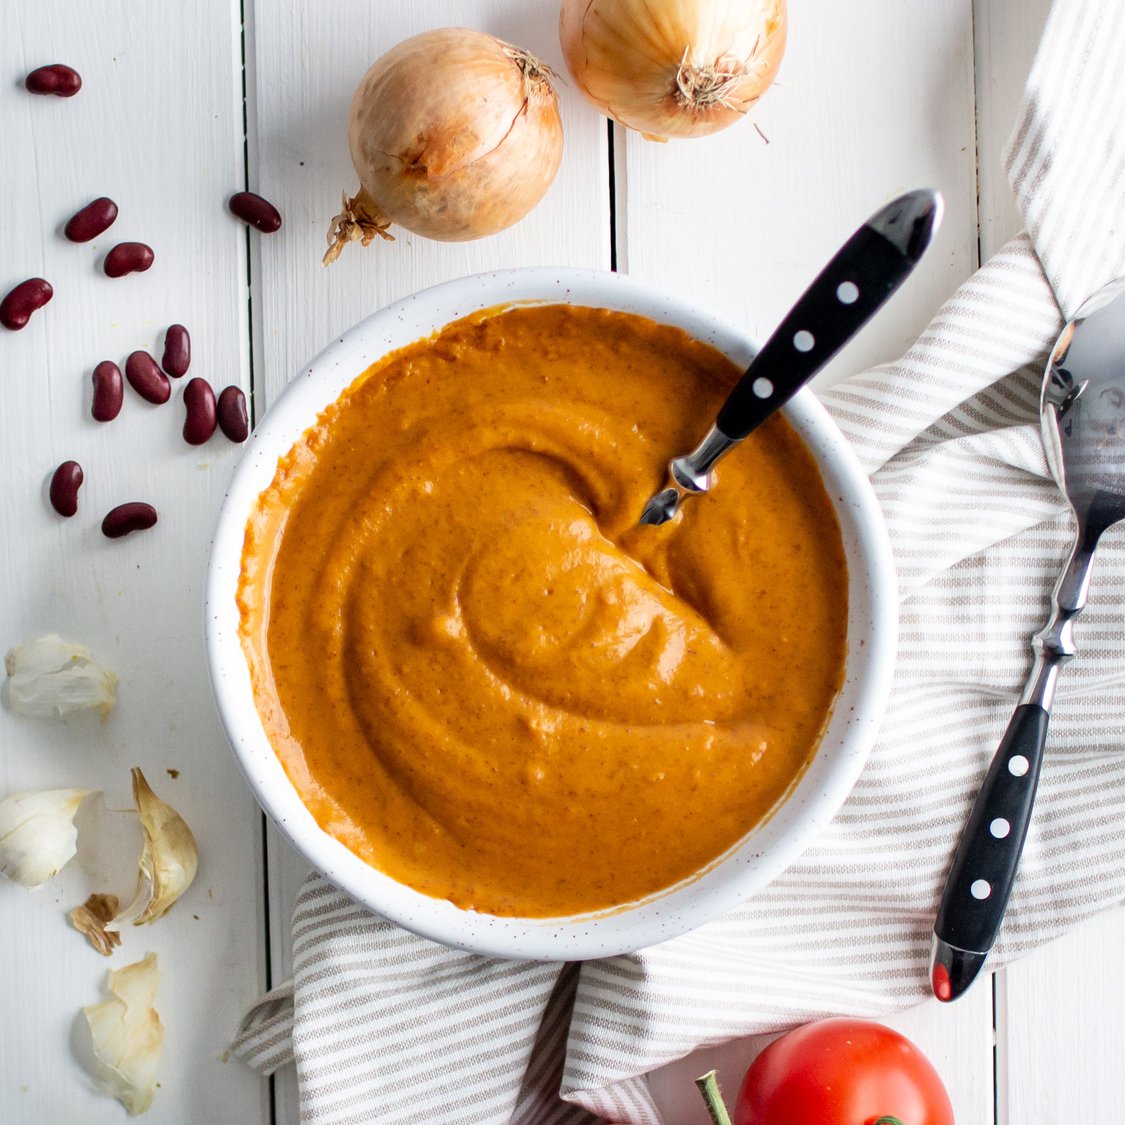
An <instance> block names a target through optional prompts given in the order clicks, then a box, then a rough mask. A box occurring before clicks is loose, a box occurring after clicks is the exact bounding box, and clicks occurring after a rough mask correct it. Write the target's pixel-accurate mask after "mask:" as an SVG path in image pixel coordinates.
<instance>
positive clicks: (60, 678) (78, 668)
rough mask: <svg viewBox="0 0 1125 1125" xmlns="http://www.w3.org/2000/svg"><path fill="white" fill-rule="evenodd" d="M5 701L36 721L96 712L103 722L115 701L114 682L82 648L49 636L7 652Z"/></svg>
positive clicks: (111, 676)
mask: <svg viewBox="0 0 1125 1125" xmlns="http://www.w3.org/2000/svg"><path fill="white" fill-rule="evenodd" d="M4 665H5V668H6V669H7V672H8V699H9V701H10V703H11V706H12V710H13V711H15V712H17V713H18V714H21V715H31V716H33V717H34V718H38V719H56V718H62V717H65V716H66V715H69V714H71V713H72V712H74V711H83V710H96V711H100V712H101V716H102V718H103V719H104V718H106V716H107V715H109V713H110V711H112V710H113V705H114V703H115V702H116V699H117V677H116V676H115V675H114V674H113V673H112V672H111V671H109V669H108V668H103V667H102V666H101V665H100V664H98V663H97V662H96V661H95V660H94V658H93V656H92V655H91V653H90V650H89V649H88V648H86V647H85V646H84V645H80V644H76V643H75V642H73V641H64V640H63V639H62V637H59V636H56V635H55V634H54V633H52V634H51V635H50V636H46V637H40V638H39V639H38V640H35V641H29V642H28V643H27V644H24V645H16V646H15V647H14V648H11V649H9V650H8V655H7V656H6V657H5V660H4Z"/></svg>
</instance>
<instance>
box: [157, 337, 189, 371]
mask: <svg viewBox="0 0 1125 1125" xmlns="http://www.w3.org/2000/svg"><path fill="white" fill-rule="evenodd" d="M160 366H161V367H163V368H164V371H165V373H166V374H168V375H171V376H173V377H174V378H176V379H179V378H180V377H181V376H183V375H186V374H187V369H188V367H190V366H191V337H190V336H189V335H188V330H187V329H186V328H185V327H184V326H183V325H182V324H173V325H172V327H171V328H169V329H168V331H167V332H165V333H164V356H163V358H162V359H161V360H160Z"/></svg>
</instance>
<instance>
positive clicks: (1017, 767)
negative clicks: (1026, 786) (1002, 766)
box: [1008, 754, 1031, 777]
mask: <svg viewBox="0 0 1125 1125" xmlns="http://www.w3.org/2000/svg"><path fill="white" fill-rule="evenodd" d="M1029 769H1031V763H1030V762H1029V761H1028V760H1027V759H1026V758H1025V757H1024V756H1023V755H1022V754H1013V755H1012V756H1011V757H1010V758H1009V759H1008V773H1010V774H1011V775H1012V777H1023V775H1024V774H1025V773H1027V771H1028V770H1029Z"/></svg>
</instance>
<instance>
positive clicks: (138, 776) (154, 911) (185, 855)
mask: <svg viewBox="0 0 1125 1125" xmlns="http://www.w3.org/2000/svg"><path fill="white" fill-rule="evenodd" d="M133 799H134V800H135V801H136V803H137V813H138V814H139V816H140V818H141V828H142V829H144V834H145V844H144V850H143V851H142V852H141V858H140V863H139V865H138V868H139V870H138V878H137V893H136V895H135V896H134V897H133V901H132V902H131V903H130V904H129V905H128V906H126V907H125V909H124V910H122V911H121V913H120V914H118V915H117V916H116V917H115V918H114V919H113V921H111V922H109V923H107V924H106V927H105V928H106V929H107V930H120V929H121V927H122V926H125V925H128V923H130V922H132V923H133V925H134V926H143V925H144V924H145V923H146V922H155V921H156V919H157V918H160V917H162V916H163V915H164V914H166V913H167V912H168V910H169V909H170V908H171V907H172V905H173V904H174V903H175V902H176V900H177V899H178V898H179V897H180V896H181V895H182V894H183V893H184V891H186V890H187V889H188V887H190V886H191V883H192V880H193V879H194V878H195V873H196V871H197V870H198V868H199V851H198V849H197V848H196V844H195V837H194V836H193V835H192V832H191V829H190V828H189V827H188V826H187V822H186V821H185V820H184V818H183V817H182V816H180V814H179V813H178V812H176V810H175V809H174V808H172V806H171V805H169V804H166V803H165V802H164V801H162V800H161V799H160V798H159V797H158V796H157V795H156V794H155V793H154V792H153V791H152V789H151V788H150V787H149V784H148V782H147V781H146V780H145V775H144V774H143V773H141V771H140V769H139V768H136V767H135V768H134V769H133Z"/></svg>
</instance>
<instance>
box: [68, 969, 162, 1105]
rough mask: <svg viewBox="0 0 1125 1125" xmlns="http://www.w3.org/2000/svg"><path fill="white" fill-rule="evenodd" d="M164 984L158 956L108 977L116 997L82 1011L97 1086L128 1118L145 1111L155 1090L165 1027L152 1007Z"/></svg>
mask: <svg viewBox="0 0 1125 1125" xmlns="http://www.w3.org/2000/svg"><path fill="white" fill-rule="evenodd" d="M159 985H160V970H159V967H158V966H157V963H156V954H155V953H150V954H149V955H148V956H147V957H146V958H145V959H144V960H143V961H138V962H136V964H133V965H126V966H125V968H123V969H116V970H114V971H112V972H111V973H110V974H109V983H108V987H109V991H110V992H111V993H113V997H112V998H111V999H109V1000H103V1001H102V1003H100V1004H92V1005H90V1006H89V1007H88V1008H83V1009H82V1012H83V1014H84V1015H85V1017H86V1023H87V1024H88V1025H89V1028H90V1036H91V1039H92V1040H93V1046H94V1055H95V1056H96V1058H97V1063H98V1065H97V1068H96V1069H95V1070H94V1071H93V1078H94V1082H95V1084H96V1085H97V1087H98V1089H99V1090H100V1091H101V1092H102V1093H103V1094H108V1095H109V1096H110V1097H111V1098H116V1099H117V1100H118V1101H119V1102H121V1104H122V1105H123V1106H124V1107H125V1108H126V1109H127V1110H128V1111H129V1113H130V1115H134V1114H138V1113H144V1111H145V1110H146V1109H148V1107H149V1106H150V1105H152V1098H153V1094H154V1093H155V1090H156V1067H157V1064H158V1063H159V1062H160V1054H161V1052H162V1051H163V1049H164V1025H163V1024H162V1023H161V1022H160V1016H159V1015H157V1013H156V1009H155V1008H154V1007H153V1005H154V1003H155V1002H156V991H157V988H158V987H159Z"/></svg>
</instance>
